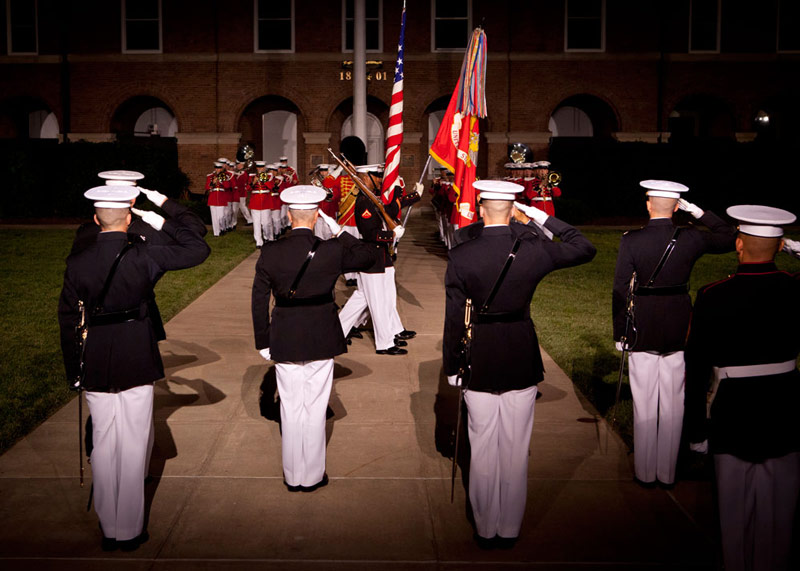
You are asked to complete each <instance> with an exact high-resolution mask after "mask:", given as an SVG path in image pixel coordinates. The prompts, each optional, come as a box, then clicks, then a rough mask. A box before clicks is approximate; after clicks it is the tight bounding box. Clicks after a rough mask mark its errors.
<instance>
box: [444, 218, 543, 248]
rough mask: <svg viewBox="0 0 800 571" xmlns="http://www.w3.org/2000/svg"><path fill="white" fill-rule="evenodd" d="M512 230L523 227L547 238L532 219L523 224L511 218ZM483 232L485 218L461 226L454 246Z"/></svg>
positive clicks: (456, 232) (455, 236) (455, 233)
mask: <svg viewBox="0 0 800 571" xmlns="http://www.w3.org/2000/svg"><path fill="white" fill-rule="evenodd" d="M509 226H510V227H511V230H512V231H515V232H519V231H521V230H520V229H521V228H526V230H524V231H525V232H530V233H532V234H536V235H537V236H539V237H540V238H543V239H547V240H549V238H547V236H545V235H544V234H543V233H542V231H541V230H540V229H539V227H538V226H537V225H536V223H535V222H534V221H533V220H531V221H530V222H528V223H527V224H522V223H521V222H519V221H517V220H515V219H514V218H512V219H511V223H510V224H509ZM482 233H483V220H478V221H477V222H473V223H472V224H468V225H466V226H464V227H463V228H459V229H458V230H456V231H455V232H453V246H454V247H455V246H458V245H459V244H462V243H464V242H468V241H469V240H474V239H475V238H477V237H478V236H480V235H481V234H482Z"/></svg>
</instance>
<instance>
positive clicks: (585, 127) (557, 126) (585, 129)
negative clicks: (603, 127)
mask: <svg viewBox="0 0 800 571" xmlns="http://www.w3.org/2000/svg"><path fill="white" fill-rule="evenodd" d="M548 129H550V132H551V133H552V134H553V137H591V136H592V135H594V128H593V127H592V120H591V119H590V118H589V116H588V115H587V114H586V112H585V111H583V110H582V109H580V108H578V107H572V106H570V105H565V106H564V107H560V108H559V109H557V110H556V112H555V113H553V114H552V115H551V116H550V124H549V126H548Z"/></svg>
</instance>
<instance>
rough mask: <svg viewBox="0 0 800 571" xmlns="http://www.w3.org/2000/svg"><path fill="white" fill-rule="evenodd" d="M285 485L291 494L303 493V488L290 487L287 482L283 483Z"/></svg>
mask: <svg viewBox="0 0 800 571" xmlns="http://www.w3.org/2000/svg"><path fill="white" fill-rule="evenodd" d="M283 485H284V486H286V489H287V490H289V491H290V492H302V491H303V486H290V485H289V484H287V483H286V480H284V481H283Z"/></svg>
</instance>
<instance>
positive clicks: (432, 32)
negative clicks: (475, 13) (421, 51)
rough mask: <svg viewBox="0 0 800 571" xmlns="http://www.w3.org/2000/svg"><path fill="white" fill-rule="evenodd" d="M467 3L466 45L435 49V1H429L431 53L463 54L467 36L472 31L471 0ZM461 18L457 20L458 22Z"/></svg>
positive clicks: (467, 39) (467, 40)
mask: <svg viewBox="0 0 800 571" xmlns="http://www.w3.org/2000/svg"><path fill="white" fill-rule="evenodd" d="M466 1H467V36H466V38H465V39H466V42H467V43H466V44H464V47H463V48H437V47H436V0H432V1H431V52H434V53H435V52H440V53H447V52H450V53H452V52H463V51H464V49H465V48H466V47H467V46H468V45H469V34H470V33H471V32H472V30H473V26H472V0H466ZM460 19H461V18H459V20H460Z"/></svg>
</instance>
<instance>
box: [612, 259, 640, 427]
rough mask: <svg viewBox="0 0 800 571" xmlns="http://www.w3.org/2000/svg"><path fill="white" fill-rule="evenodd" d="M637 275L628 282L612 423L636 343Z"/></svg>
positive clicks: (614, 420) (615, 417) (632, 276)
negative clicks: (623, 376)
mask: <svg viewBox="0 0 800 571" xmlns="http://www.w3.org/2000/svg"><path fill="white" fill-rule="evenodd" d="M636 284H637V276H636V272H633V274H632V275H631V281H630V283H629V284H628V297H627V298H626V300H625V331H624V332H623V334H622V338H621V339H620V342H621V343H622V357H621V358H620V362H619V379H618V380H617V396H616V399H615V400H614V413H613V414H612V415H611V424H615V423H616V421H617V406H618V405H619V393H620V390H621V389H622V375H623V372H624V370H625V354H626V353H628V352H629V351H630V350H631V349H632V348H633V346H634V345H635V344H636V324H635V323H634V295H633V292H634V291H636ZM629 333H632V334H633V339H634V342H633V343H628V337H629Z"/></svg>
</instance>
